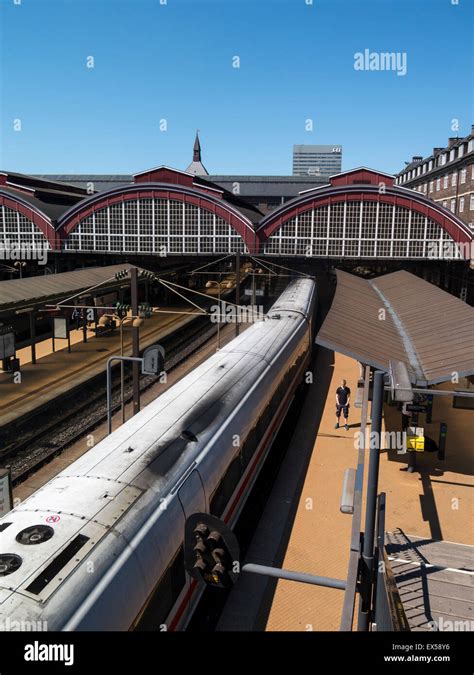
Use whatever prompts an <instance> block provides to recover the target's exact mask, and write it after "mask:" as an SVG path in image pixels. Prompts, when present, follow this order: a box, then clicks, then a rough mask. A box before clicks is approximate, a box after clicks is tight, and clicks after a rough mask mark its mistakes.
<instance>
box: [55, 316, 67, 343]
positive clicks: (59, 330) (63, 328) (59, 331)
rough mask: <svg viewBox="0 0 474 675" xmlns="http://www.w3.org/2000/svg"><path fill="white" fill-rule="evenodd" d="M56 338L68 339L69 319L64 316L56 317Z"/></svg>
mask: <svg viewBox="0 0 474 675" xmlns="http://www.w3.org/2000/svg"><path fill="white" fill-rule="evenodd" d="M54 337H55V339H57V340H66V339H67V319H66V318H65V317H63V316H55V317H54Z"/></svg>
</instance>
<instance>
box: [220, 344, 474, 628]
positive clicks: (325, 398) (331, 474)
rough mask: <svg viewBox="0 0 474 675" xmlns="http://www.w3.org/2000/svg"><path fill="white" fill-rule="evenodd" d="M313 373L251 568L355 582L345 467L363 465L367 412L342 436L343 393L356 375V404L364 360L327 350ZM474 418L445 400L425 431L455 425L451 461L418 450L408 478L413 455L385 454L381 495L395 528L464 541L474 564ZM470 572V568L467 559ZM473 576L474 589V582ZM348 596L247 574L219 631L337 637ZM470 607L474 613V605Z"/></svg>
mask: <svg viewBox="0 0 474 675" xmlns="http://www.w3.org/2000/svg"><path fill="white" fill-rule="evenodd" d="M312 370H313V373H314V374H315V382H314V384H313V385H312V386H310V387H309V392H308V395H307V397H306V400H305V403H304V406H303V408H302V411H301V415H300V418H299V420H298V422H297V424H296V430H295V432H294V435H293V438H292V440H291V443H290V446H289V449H288V451H287V454H286V456H285V458H284V460H283V463H282V466H281V469H280V471H279V474H278V477H277V480H276V482H275V485H274V488H273V490H272V493H271V495H270V497H269V500H268V502H267V505H266V507H265V510H264V512H263V514H262V517H261V519H260V522H259V525H258V527H257V530H256V532H255V535H254V537H253V540H252V542H251V544H250V546H249V548H248V550H247V554H246V556H245V560H244V561H242V562H245V563H247V562H248V563H257V564H262V565H270V566H275V567H283V568H284V569H288V570H294V571H299V572H307V573H310V574H315V575H322V576H328V577H333V578H338V579H345V578H346V575H347V567H348V560H349V545H350V530H351V522H352V518H351V517H350V516H349V515H345V514H342V513H341V512H340V510H339V506H340V497H341V493H342V484H343V478H344V472H345V469H346V468H349V467H355V466H356V465H357V446H356V443H355V438H354V434H355V433H357V431H358V429H359V428H360V409H358V408H355V407H354V406H352V407H351V410H350V418H349V425H350V429H349V431H344V429H338V430H335V428H334V425H335V422H336V419H335V414H334V413H335V390H336V388H337V387H338V386H339V384H340V381H341V379H343V378H344V379H346V380H347V384H348V386H349V387H350V388H351V390H352V401H353V400H354V397H355V391H356V386H357V379H358V376H359V369H358V364H357V362H356V361H355V360H353V359H351V358H349V357H347V356H344V355H341V354H339V353H335V352H332V351H331V350H328V349H326V348H320V349H319V351H318V353H317V355H316V357H315V359H314V363H313V367H312ZM440 388H444V389H446V388H448V387H447V386H446V385H442V386H440ZM472 414H473V413H472V411H471V410H461V409H455V408H453V407H452V399H451V397H435V405H434V407H433V423H432V425H425V428H426V433H429V434H430V435H431V437H432V438H436V439H437V437H438V436H437V434H439V424H440V422H441V421H443V422H446V423H447V424H448V429H449V431H448V436H447V443H446V455H445V460H439V459H438V458H437V453H434V452H424V453H417V454H419V455H420V457H419V458H418V468H417V471H416V472H414V473H408V472H407V470H406V468H407V456H406V455H397V453H396V451H392V450H390V451H387V450H382V452H381V457H380V472H379V492H382V491H383V492H385V493H386V495H387V497H386V522H385V524H386V530H387V531H391V532H394V531H397V532H408V533H410V538H411V539H412V540H413V538H419V539H421V540H423V541H424V542H425V544H428V543H435V542H439V541H443V543H444V542H446V541H451V542H457V544H458V545H460V546H463V550H464V553H465V555H466V556H467V557H468V558H469V557H471V560H473V557H472V552H474V549H473V548H471V546H470V545H471V544H472V543H473V529H472V522H473V521H472V514H473V505H474V501H473V494H472V487H473V486H474V481H473V476H472V473H473V462H472V445H473V444H472V436H471V429H472ZM398 426H400V428H401V414H400V412H399V411H397V410H396V409H395V408H393V407H390V406H387V405H386V406H384V422H383V430H395V429H397V428H398ZM367 465H368V461H366V463H365V470H366V473H367V468H368V466H367ZM365 479H366V477H365ZM363 513H365V504H363ZM363 522H364V520H362V527H363ZM443 550H444V551H445V552H446V550H447V549H446V548H444V549H443ZM447 562H448V563H449V560H448V561H447ZM455 563H456V561H455V560H454V561H453V565H448V566H450V567H453V568H454V567H456V564H455ZM464 567H466V569H467V570H468V567H467V564H466V563H464ZM470 569H471V570H472V565H471V566H470ZM464 576H465V577H466V578H465V579H464V582H465V583H466V584H469V588H471V590H472V586H471V585H470V584H471V581H472V579H469V578H468V577H467V575H464ZM430 592H433V586H431V588H428V589H427V592H426V594H425V597H424V599H423V600H424V601H425V602H427V603H428V606H429V593H430ZM343 596H344V593H343V591H340V590H335V589H329V588H323V587H319V586H309V585H307V584H301V583H296V582H292V581H286V580H278V581H276V580H273V579H270V580H269V579H267V578H265V577H262V576H259V575H254V574H242V575H241V577H240V578H239V579H238V581H237V583H236V584H235V586H234V588H233V589H232V591H231V593H230V596H229V601H228V602H227V604H226V607H225V609H224V612H223V614H222V616H221V618H220V621H219V624H218V626H217V630H230V631H232V630H240V631H255V630H257V631H265V630H266V631H328V630H329V631H337V630H339V626H340V619H341V612H342V605H343ZM470 606H471V611H472V602H471V604H470ZM407 609H410V608H409V607H408V606H407ZM409 613H410V612H409Z"/></svg>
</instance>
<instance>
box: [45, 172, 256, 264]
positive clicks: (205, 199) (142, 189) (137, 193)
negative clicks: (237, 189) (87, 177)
mask: <svg viewBox="0 0 474 675" xmlns="http://www.w3.org/2000/svg"><path fill="white" fill-rule="evenodd" d="M151 198H156V199H173V200H176V201H181V202H185V203H186V204H193V205H194V206H199V207H202V208H203V209H207V210H208V211H211V212H212V213H215V214H216V215H217V216H220V217H221V218H223V219H224V220H225V221H226V222H227V223H229V225H231V226H232V227H233V229H234V230H235V231H236V232H237V233H238V234H239V235H240V236H241V237H242V239H243V241H244V243H245V245H246V246H247V248H248V249H249V251H254V249H255V240H256V235H255V230H254V229H253V225H252V223H251V221H250V220H249V219H247V218H246V217H245V216H244V215H243V214H241V213H239V212H238V211H237V209H233V208H232V207H231V206H229V205H227V204H226V203H225V202H222V200H220V199H219V198H213V197H212V196H210V195H209V194H207V195H205V194H204V193H201V192H199V191H197V190H194V189H186V188H185V189H182V188H180V187H178V186H175V185H160V186H157V185H146V184H141V185H139V186H138V185H137V186H133V187H132V188H128V189H125V190H120V189H115V190H111V191H108V192H107V194H104V193H101V194H100V195H94V196H93V197H92V198H89V199H86V200H84V201H83V202H81V203H80V204H77V205H76V206H74V207H73V208H72V209H69V210H68V211H67V212H66V213H65V214H63V215H62V216H61V218H60V220H59V221H58V225H59V227H58V234H59V236H60V239H61V241H62V240H65V239H66V238H67V237H68V235H69V234H70V233H71V232H72V231H73V230H74V229H75V228H76V227H77V225H78V224H79V222H80V221H81V220H83V219H84V218H87V216H89V215H91V214H92V213H94V212H96V211H99V210H100V209H103V208H106V207H107V206H111V205H112V204H119V203H122V202H127V201H135V200H137V199H151Z"/></svg>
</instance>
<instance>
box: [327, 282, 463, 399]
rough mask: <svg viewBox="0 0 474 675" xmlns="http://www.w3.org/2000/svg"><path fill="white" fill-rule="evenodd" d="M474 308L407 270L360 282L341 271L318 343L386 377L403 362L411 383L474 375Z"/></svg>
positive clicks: (443, 380)
mask: <svg viewBox="0 0 474 675" xmlns="http://www.w3.org/2000/svg"><path fill="white" fill-rule="evenodd" d="M473 336H474V308H472V307H470V306H469V305H467V304H466V303H465V302H463V301H462V300H460V299H459V298H456V297H454V296H453V295H451V294H450V293H446V292H445V291H443V290H441V289H439V288H438V287H437V286H434V285H432V284H430V283H428V282H427V281H424V280H423V279H420V278H419V277H417V276H415V275H413V274H410V273H409V272H406V271H399V272H393V273H391V274H386V275H384V276H380V277H377V278H375V279H362V278H360V277H356V276H354V275H352V274H348V273H347V272H343V271H341V270H337V287H336V292H335V295H334V299H333V302H332V305H331V308H330V310H329V312H328V314H327V316H326V319H325V320H324V323H323V325H322V327H321V330H320V331H319V333H318V335H317V337H316V343H317V344H319V345H321V346H323V347H327V348H329V349H332V350H334V351H338V352H340V353H342V354H345V355H346V356H350V357H352V358H354V359H357V360H358V361H360V362H361V363H364V364H367V365H370V366H373V367H374V368H377V369H380V370H384V371H386V372H388V369H389V361H391V360H392V361H403V362H404V363H405V364H406V366H407V369H408V372H409V374H410V378H411V380H412V384H414V385H418V386H427V385H430V384H437V383H439V382H446V381H448V380H451V379H452V377H453V374H457V376H458V377H468V376H470V375H474V340H473Z"/></svg>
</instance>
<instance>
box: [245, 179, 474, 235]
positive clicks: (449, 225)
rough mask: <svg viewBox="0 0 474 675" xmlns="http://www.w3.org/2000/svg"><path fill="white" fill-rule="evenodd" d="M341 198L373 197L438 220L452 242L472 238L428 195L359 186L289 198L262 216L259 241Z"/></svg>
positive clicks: (367, 198)
mask: <svg viewBox="0 0 474 675" xmlns="http://www.w3.org/2000/svg"><path fill="white" fill-rule="evenodd" d="M345 201H348V202H349V201H371V202H374V201H375V202H380V203H383V204H390V205H393V204H395V206H402V207H405V208H408V209H410V210H412V211H416V212H417V213H420V214H422V215H424V216H428V218H430V219H431V220H433V221H434V222H436V223H438V224H439V225H440V226H441V227H442V228H443V229H444V230H446V232H448V234H449V235H450V236H451V237H452V239H453V240H454V241H455V242H458V243H464V244H466V243H471V242H472V240H473V236H472V234H471V232H470V231H469V229H468V227H467V226H466V225H465V224H464V223H463V222H462V221H461V220H459V219H458V218H456V217H455V216H453V214H452V213H451V212H450V211H447V209H444V208H443V207H441V206H438V205H437V204H435V203H433V202H430V200H428V199H417V198H416V197H414V196H412V195H410V194H406V193H405V192H400V193H397V192H395V190H391V191H390V192H388V191H387V192H385V193H379V192H378V191H371V192H369V191H366V190H364V189H362V188H361V189H356V190H351V191H348V192H345V191H343V192H341V191H338V192H335V193H334V194H331V193H330V192H328V191H325V192H324V194H321V195H314V196H313V197H312V198H308V196H307V195H306V196H304V197H302V198H301V199H300V200H298V201H296V200H293V201H292V202H291V203H289V204H288V205H287V207H286V208H285V207H282V208H280V209H278V212H277V213H274V214H271V215H269V216H267V217H266V218H264V219H263V221H262V223H261V225H260V229H259V230H258V232H257V235H258V238H259V240H260V243H261V245H263V244H264V243H265V242H266V241H267V240H268V239H269V237H271V235H272V234H274V232H275V231H276V230H278V229H279V228H280V227H281V226H282V225H283V224H284V223H286V222H287V221H288V220H291V219H292V218H294V217H295V216H297V215H300V214H302V213H304V212H306V211H309V210H312V209H316V208H319V207H322V206H327V205H330V204H337V203H340V202H345Z"/></svg>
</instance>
